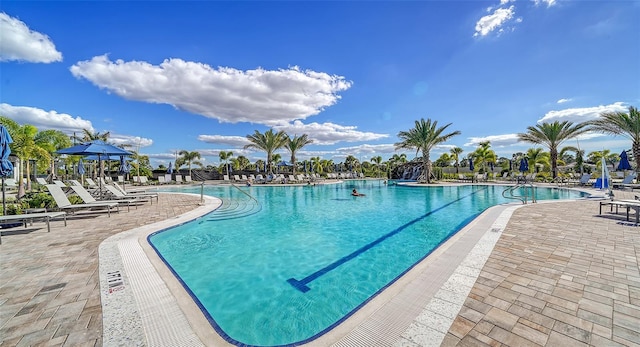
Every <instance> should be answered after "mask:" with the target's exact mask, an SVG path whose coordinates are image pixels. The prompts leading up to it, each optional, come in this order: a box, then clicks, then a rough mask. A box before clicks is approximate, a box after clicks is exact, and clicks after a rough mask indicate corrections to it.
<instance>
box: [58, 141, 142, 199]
mask: <svg viewBox="0 0 640 347" xmlns="http://www.w3.org/2000/svg"><path fill="white" fill-rule="evenodd" d="M56 153H58V154H69V155H91V154H95V155H97V156H98V161H100V160H104V159H105V158H109V156H110V155H115V156H118V155H121V156H130V155H132V154H131V152H128V151H125V150H124V149H122V148H119V147H116V146H114V145H111V144H108V143H106V142H104V141H100V140H94V141H91V142H85V143H81V144H78V145H75V146H71V147H69V148H63V149H60V150H58V151H56ZM100 171H101V172H100V174H99V177H102V176H103V172H102V167H100ZM100 189H102V180H100Z"/></svg>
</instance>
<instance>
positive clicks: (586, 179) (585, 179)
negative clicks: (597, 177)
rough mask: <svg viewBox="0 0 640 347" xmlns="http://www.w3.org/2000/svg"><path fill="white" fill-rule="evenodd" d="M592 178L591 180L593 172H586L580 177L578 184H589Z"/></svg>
mask: <svg viewBox="0 0 640 347" xmlns="http://www.w3.org/2000/svg"><path fill="white" fill-rule="evenodd" d="M590 180H591V174H584V175H582V177H580V181H579V182H578V184H580V185H581V186H586V185H588V184H589V181H590Z"/></svg>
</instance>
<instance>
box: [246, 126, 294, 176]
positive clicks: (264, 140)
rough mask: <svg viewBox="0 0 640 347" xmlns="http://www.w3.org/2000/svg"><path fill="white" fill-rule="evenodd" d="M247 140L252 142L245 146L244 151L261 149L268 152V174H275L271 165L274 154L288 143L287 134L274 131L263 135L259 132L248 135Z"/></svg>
mask: <svg viewBox="0 0 640 347" xmlns="http://www.w3.org/2000/svg"><path fill="white" fill-rule="evenodd" d="M247 140H249V142H251V143H250V144H248V145H245V146H244V149H249V148H253V149H259V150H263V151H265V152H267V165H268V166H269V168H268V170H267V171H268V172H269V173H270V174H272V173H273V166H272V165H271V162H272V156H273V152H275V151H276V150H278V149H280V148H282V147H284V145H285V143H286V141H287V134H286V133H285V132H284V131H282V130H281V131H278V132H277V133H275V132H274V131H273V129H269V130H267V131H265V133H264V134H261V133H260V132H259V131H258V130H256V131H255V133H253V135H247Z"/></svg>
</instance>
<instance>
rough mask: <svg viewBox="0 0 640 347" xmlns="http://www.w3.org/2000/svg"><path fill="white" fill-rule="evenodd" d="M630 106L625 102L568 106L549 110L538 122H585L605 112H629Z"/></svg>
mask: <svg viewBox="0 0 640 347" xmlns="http://www.w3.org/2000/svg"><path fill="white" fill-rule="evenodd" d="M627 110H628V107H627V106H625V103H623V102H615V103H613V104H610V105H600V106H594V107H583V108H568V109H564V110H559V111H549V112H547V114H545V115H544V117H542V118H540V119H539V120H538V123H553V122H555V121H561V122H562V121H570V122H573V123H578V122H585V121H589V120H593V119H596V118H598V117H600V114H601V113H603V112H627Z"/></svg>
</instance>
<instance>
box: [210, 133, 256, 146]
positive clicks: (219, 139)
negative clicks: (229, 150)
mask: <svg viewBox="0 0 640 347" xmlns="http://www.w3.org/2000/svg"><path fill="white" fill-rule="evenodd" d="M198 140H199V141H202V142H206V143H212V144H220V145H228V146H233V147H243V146H244V145H248V144H249V143H250V142H249V140H247V138H246V137H244V136H225V135H198Z"/></svg>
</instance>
